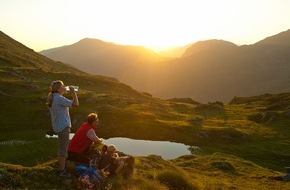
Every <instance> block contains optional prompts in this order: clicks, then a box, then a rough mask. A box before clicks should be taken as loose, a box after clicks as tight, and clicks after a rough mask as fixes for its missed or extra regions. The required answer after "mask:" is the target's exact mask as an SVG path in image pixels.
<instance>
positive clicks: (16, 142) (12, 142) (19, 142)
mask: <svg viewBox="0 0 290 190" xmlns="http://www.w3.org/2000/svg"><path fill="white" fill-rule="evenodd" d="M28 143H30V142H29V141H23V140H9V141H2V142H0V145H4V146H18V145H24V144H28Z"/></svg>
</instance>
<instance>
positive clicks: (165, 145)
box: [46, 133, 201, 160]
mask: <svg viewBox="0 0 290 190" xmlns="http://www.w3.org/2000/svg"><path fill="white" fill-rule="evenodd" d="M73 135H74V134H73V133H71V134H70V139H71V138H72V137H73ZM46 137H47V138H56V137H57V135H54V136H48V135H46ZM103 142H104V143H105V144H106V145H109V144H114V145H116V147H117V150H118V151H120V152H124V153H125V154H130V155H133V156H148V155H150V154H155V155H159V156H161V157H162V158H163V159H166V160H168V159H174V158H177V157H179V156H182V155H188V154H194V155H197V154H199V153H200V151H201V149H200V148H199V147H197V146H188V145H184V144H181V143H173V142H168V141H149V140H135V139H130V138H120V137H116V138H109V139H104V141H103Z"/></svg>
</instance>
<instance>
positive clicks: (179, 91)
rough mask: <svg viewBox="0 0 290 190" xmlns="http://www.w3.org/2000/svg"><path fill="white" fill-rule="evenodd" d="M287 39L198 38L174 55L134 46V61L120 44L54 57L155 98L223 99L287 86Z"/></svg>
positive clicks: (286, 35) (286, 36) (289, 33)
mask: <svg viewBox="0 0 290 190" xmlns="http://www.w3.org/2000/svg"><path fill="white" fill-rule="evenodd" d="M288 39H290V30H288V31H285V32H281V33H279V34H276V35H274V36H271V37H268V38H265V39H263V40H261V41H260V42H257V43H255V44H252V45H242V46H237V45H236V44H234V43H232V42H228V41H224V40H216V39H212V40H206V41H200V42H197V43H194V44H191V45H190V46H189V47H188V48H187V50H186V51H185V52H184V54H183V56H181V57H179V58H164V59H163V58H161V59H159V58H157V59H155V58H156V57H155V58H152V59H148V57H149V56H148V54H143V53H142V52H141V51H140V50H137V51H138V52H139V54H134V55H135V56H134V57H137V56H136V55H138V56H139V60H137V59H132V56H131V55H132V54H130V53H128V51H127V50H126V51H124V49H123V48H124V47H123V46H119V48H120V49H114V50H110V51H108V52H105V53H104V54H102V56H101V57H91V58H90V60H88V57H86V58H83V59H82V58H80V57H81V55H82V53H81V52H82V51H86V50H84V49H82V50H79V51H76V52H74V53H70V54H66V55H65V54H63V55H58V56H59V57H58V58H59V59H60V60H62V61H63V62H65V63H70V64H72V62H73V64H72V65H74V66H75V67H77V68H80V69H81V70H84V68H83V66H82V64H86V71H88V70H89V72H90V73H92V74H105V75H108V76H113V77H116V78H117V79H119V80H120V81H122V82H124V83H126V84H129V85H130V86H132V87H134V88H135V89H137V90H140V91H146V92H150V93H151V94H152V95H153V96H155V97H160V98H175V97H177V98H180V97H191V98H192V99H194V100H197V101H200V102H208V101H214V100H218V101H226V102H227V101H229V100H230V99H231V98H232V97H234V96H252V95H258V94H263V93H280V92H287V91H288V90H290V87H289V85H287V83H288V82H289V77H290V76H289V74H288V73H290V65H289V64H288V63H289V61H290V55H289V53H288V52H289V51H290V46H288V45H287V44H288V41H289V40H288ZM287 40H288V41H287ZM289 43H290V42H289ZM279 44H280V45H279ZM99 52H103V50H102V49H94V50H93V52H92V54H98V53H99ZM120 55H122V56H120ZM140 55H141V56H140ZM142 55H143V56H142ZM47 56H48V57H50V58H53V59H54V57H53V56H49V55H47ZM65 56H70V59H65ZM130 56H131V57H130ZM79 58H80V59H79ZM76 59H77V60H78V62H77V61H76ZM140 60H141V62H140ZM80 63H81V64H80Z"/></svg>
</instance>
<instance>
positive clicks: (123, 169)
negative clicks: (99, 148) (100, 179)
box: [99, 144, 134, 178]
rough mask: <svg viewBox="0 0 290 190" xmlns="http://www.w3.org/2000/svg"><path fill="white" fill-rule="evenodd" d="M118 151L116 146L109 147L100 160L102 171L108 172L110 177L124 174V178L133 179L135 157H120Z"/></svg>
mask: <svg viewBox="0 0 290 190" xmlns="http://www.w3.org/2000/svg"><path fill="white" fill-rule="evenodd" d="M116 150H117V149H116V146H115V145H113V144H110V145H108V146H107V152H106V153H105V154H104V155H103V156H102V157H101V159H100V164H99V168H100V170H103V171H105V172H106V171H108V172H109V175H108V176H113V175H118V174H120V173H122V174H123V176H124V177H127V178H129V177H131V176H132V174H133V165H134V157H132V156H119V154H118V153H117V152H116Z"/></svg>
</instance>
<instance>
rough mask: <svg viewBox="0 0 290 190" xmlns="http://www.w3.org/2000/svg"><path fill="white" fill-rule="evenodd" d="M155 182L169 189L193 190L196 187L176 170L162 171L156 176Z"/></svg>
mask: <svg viewBox="0 0 290 190" xmlns="http://www.w3.org/2000/svg"><path fill="white" fill-rule="evenodd" d="M156 178H157V180H158V181H159V182H160V183H162V184H164V185H166V186H167V187H168V188H169V189H176V190H194V189H198V187H197V186H195V185H193V184H192V183H191V179H190V178H189V177H188V176H186V174H184V173H183V172H180V171H178V170H162V171H160V172H159V173H158V174H157V176H156Z"/></svg>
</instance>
